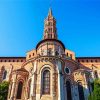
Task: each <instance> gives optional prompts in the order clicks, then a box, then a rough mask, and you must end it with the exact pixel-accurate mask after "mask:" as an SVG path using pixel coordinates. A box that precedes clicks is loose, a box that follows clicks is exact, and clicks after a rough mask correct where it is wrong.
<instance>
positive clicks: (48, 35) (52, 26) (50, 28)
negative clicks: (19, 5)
mask: <svg viewBox="0 0 100 100" xmlns="http://www.w3.org/2000/svg"><path fill="white" fill-rule="evenodd" d="M43 38H44V39H57V33H56V20H55V18H54V17H53V15H52V9H51V8H49V12H48V16H47V18H46V19H45V22H44V36H43Z"/></svg>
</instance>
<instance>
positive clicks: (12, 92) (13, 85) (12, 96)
mask: <svg viewBox="0 0 100 100" xmlns="http://www.w3.org/2000/svg"><path fill="white" fill-rule="evenodd" d="M15 88H16V82H15V81H13V84H12V90H11V96H10V100H14V98H15V97H14V93H15Z"/></svg>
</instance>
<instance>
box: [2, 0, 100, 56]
mask: <svg viewBox="0 0 100 100" xmlns="http://www.w3.org/2000/svg"><path fill="white" fill-rule="evenodd" d="M51 1H52V4H51V3H50V2H51ZM50 6H51V8H52V10H53V15H54V16H55V18H56V20H57V29H58V38H59V39H60V40H62V42H63V43H64V44H65V47H66V48H67V49H70V50H72V51H74V52H75V53H76V56H89V57H91V56H100V1H99V0H0V56H26V52H27V51H29V50H32V49H34V48H35V47H36V44H37V43H38V42H39V41H40V40H41V39H42V36H43V27H44V19H45V18H46V16H47V14H48V9H49V7H50Z"/></svg>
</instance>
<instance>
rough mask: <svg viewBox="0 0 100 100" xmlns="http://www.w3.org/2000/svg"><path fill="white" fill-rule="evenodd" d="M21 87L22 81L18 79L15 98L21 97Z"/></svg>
mask: <svg viewBox="0 0 100 100" xmlns="http://www.w3.org/2000/svg"><path fill="white" fill-rule="evenodd" d="M22 89H23V83H22V81H20V82H19V84H18V89H17V96H16V98H17V99H21V95H22Z"/></svg>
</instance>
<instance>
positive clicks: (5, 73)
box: [3, 70, 7, 79]
mask: <svg viewBox="0 0 100 100" xmlns="http://www.w3.org/2000/svg"><path fill="white" fill-rule="evenodd" d="M6 76H7V71H6V70H5V71H4V73H3V79H6Z"/></svg>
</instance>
